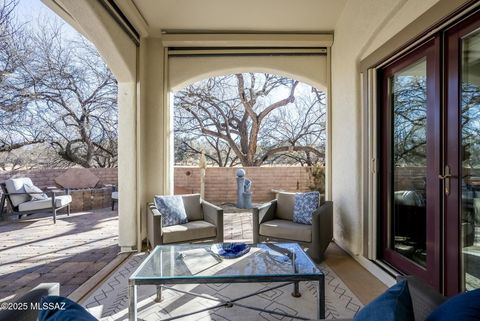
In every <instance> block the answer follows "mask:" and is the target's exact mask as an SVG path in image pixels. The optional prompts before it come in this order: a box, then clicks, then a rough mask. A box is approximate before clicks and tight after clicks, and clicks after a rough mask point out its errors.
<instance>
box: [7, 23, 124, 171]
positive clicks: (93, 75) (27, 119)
mask: <svg viewBox="0 0 480 321" xmlns="http://www.w3.org/2000/svg"><path fill="white" fill-rule="evenodd" d="M24 29H26V28H24ZM22 34H23V36H24V37H25V39H26V41H25V42H24V44H26V47H28V53H29V59H25V60H23V61H22V64H21V65H20V66H18V67H17V68H16V70H14V71H13V77H14V78H15V79H16V80H17V82H18V83H19V84H21V85H22V86H24V89H23V90H19V89H18V88H17V89H16V90H12V92H13V93H17V94H18V93H20V94H22V93H23V94H22V98H24V100H22V104H14V103H12V104H10V105H9V106H14V107H8V108H5V107H4V108H3V111H2V110H0V112H2V115H0V116H2V117H1V120H0V152H11V151H13V150H15V149H18V148H20V147H23V146H26V145H32V144H38V145H35V146H37V147H35V148H38V149H49V150H50V151H49V152H47V153H45V155H48V158H49V159H48V162H46V164H44V166H49V167H68V166H72V165H75V164H76V165H80V166H83V167H113V166H116V164H117V120H118V117H117V102H116V99H117V83H116V81H115V79H114V77H113V75H112V73H111V72H110V70H109V69H108V68H107V66H106V65H105V63H104V62H103V61H102V59H101V57H100V56H99V54H98V53H97V51H96V50H95V48H94V47H93V45H92V44H90V43H89V42H87V41H86V40H85V39H83V38H82V37H79V38H78V39H76V40H67V39H63V38H62V25H60V24H58V23H55V22H54V23H47V24H43V25H40V26H39V27H37V28H36V29H35V30H34V31H33V30H23V33H22ZM16 37H17V35H14V38H16ZM7 98H8V97H7ZM13 102H15V101H13ZM4 106H7V105H4ZM31 148H34V147H33V146H32V147H31ZM51 151H54V153H52V152H51ZM5 159H9V158H8V157H6V158H5ZM10 159H11V157H10Z"/></svg>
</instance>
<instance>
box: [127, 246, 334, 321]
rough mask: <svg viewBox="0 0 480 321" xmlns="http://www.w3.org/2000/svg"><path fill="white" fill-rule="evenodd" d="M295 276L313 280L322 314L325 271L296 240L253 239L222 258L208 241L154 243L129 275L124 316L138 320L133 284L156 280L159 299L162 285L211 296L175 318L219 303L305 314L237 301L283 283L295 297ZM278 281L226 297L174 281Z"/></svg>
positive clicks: (275, 287) (202, 282) (298, 278)
mask: <svg viewBox="0 0 480 321" xmlns="http://www.w3.org/2000/svg"><path fill="white" fill-rule="evenodd" d="M300 281H316V282H318V288H317V289H318V291H317V292H318V293H317V305H318V307H317V308H318V310H317V317H318V318H319V319H324V318H325V277H324V274H323V273H322V271H320V270H319V269H318V268H317V267H316V265H315V263H313V261H312V260H311V259H310V257H308V255H307V254H306V253H305V252H304V251H303V250H302V248H301V247H300V245H298V244H297V243H258V244H252V245H251V248H250V251H249V252H248V253H246V254H244V255H243V256H241V257H238V258H235V259H224V258H222V257H220V256H219V255H217V254H215V253H214V251H212V244H178V245H161V246H157V247H156V248H155V249H154V250H153V251H152V252H151V253H150V255H149V256H148V257H147V258H146V259H145V260H144V261H143V263H142V264H141V265H140V266H139V267H138V269H137V270H136V271H135V272H134V273H133V274H132V275H131V276H130V278H129V281H128V297H129V308H128V309H129V320H130V321H133V320H137V286H140V285H156V286H157V297H156V301H157V302H160V301H161V300H162V288H164V289H170V290H173V291H177V292H181V293H184V294H187V295H192V296H196V297H202V298H205V299H209V300H213V301H216V302H217V303H216V304H214V305H213V306H212V307H208V308H204V309H202V310H198V311H192V312H191V313H188V314H182V315H177V316H173V317H169V318H167V319H164V320H174V319H179V318H183V317H187V316H189V315H193V314H196V313H200V312H204V311H207V310H212V309H216V308H219V307H233V306H235V305H236V306H239V307H244V308H248V309H253V310H257V311H263V312H266V313H270V314H273V315H279V316H283V317H291V318H296V319H304V320H308V319H309V318H304V317H300V316H295V315H288V314H284V313H281V312H278V311H271V310H265V309H260V308H257V307H252V306H248V305H245V304H243V303H240V302H239V301H240V300H242V299H245V298H248V297H251V296H254V295H258V294H262V293H265V292H268V291H271V290H274V289H277V288H280V287H283V286H286V285H290V284H291V285H292V287H293V291H292V296H294V297H300V296H301V293H300V291H299V284H298V282H300ZM262 282H269V283H270V282H272V283H273V282H275V283H280V284H277V285H274V286H272V287H269V288H268V289H263V290H261V291H257V292H254V293H252V294H249V295H244V296H241V297H237V298H233V299H230V300H225V298H212V297H209V296H202V295H201V294H196V293H191V292H186V291H182V290H179V289H176V288H173V287H172V286H173V285H175V284H205V283H262Z"/></svg>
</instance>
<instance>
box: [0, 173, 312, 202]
mask: <svg viewBox="0 0 480 321" xmlns="http://www.w3.org/2000/svg"><path fill="white" fill-rule="evenodd" d="M237 169H238V168H230V167H209V168H207V170H206V177H205V199H207V200H209V201H211V202H217V203H226V202H235V201H236V188H237V185H236V184H237V183H236V172H237ZM244 169H245V171H246V173H247V174H246V177H247V178H248V179H250V180H251V181H252V193H253V201H254V202H265V201H269V200H271V199H273V198H274V196H275V195H274V193H273V192H272V190H284V191H289V192H304V191H308V190H309V185H310V184H311V178H310V174H309V168H308V167H300V166H295V167H294V166H278V167H277V166H276V167H246V168H244ZM89 170H90V171H91V172H92V173H93V174H95V175H96V176H97V177H98V178H99V179H100V182H99V184H98V185H97V188H96V189H87V190H74V191H72V196H73V204H72V206H73V208H74V209H75V210H89V209H93V208H99V207H108V206H110V202H111V193H110V192H109V191H110V189H108V190H109V191H105V190H104V189H103V188H102V187H103V186H105V185H107V184H114V185H117V183H118V177H117V169H116V168H91V169H89ZM65 171H66V169H39V170H30V171H16V172H9V173H0V181H3V180H6V179H8V178H10V177H12V176H14V175H15V176H19V177H20V176H27V177H30V178H31V179H32V181H33V183H34V184H35V185H37V186H39V187H40V188H45V187H49V186H56V184H55V178H56V177H58V176H59V175H61V174H63V173H64V172H65ZM174 175H175V177H174V182H175V193H176V194H189V193H199V192H200V169H199V168H198V167H175V172H174ZM100 194H101V195H100Z"/></svg>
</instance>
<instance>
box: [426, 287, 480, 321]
mask: <svg viewBox="0 0 480 321" xmlns="http://www.w3.org/2000/svg"><path fill="white" fill-rule="evenodd" d="M446 320H462V321H478V320H480V289H476V290H472V291H468V292H465V293H461V294H458V295H456V296H454V297H453V298H450V299H448V300H447V301H446V302H445V303H443V304H442V305H440V306H439V307H437V308H436V309H435V310H434V311H433V312H432V314H430V316H429V317H428V318H427V320H426V321H446Z"/></svg>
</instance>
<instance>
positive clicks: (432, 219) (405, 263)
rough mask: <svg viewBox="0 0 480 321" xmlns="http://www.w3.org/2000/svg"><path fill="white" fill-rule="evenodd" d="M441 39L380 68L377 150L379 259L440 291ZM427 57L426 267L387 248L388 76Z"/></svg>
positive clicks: (390, 192) (389, 193)
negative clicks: (379, 210) (439, 54)
mask: <svg viewBox="0 0 480 321" xmlns="http://www.w3.org/2000/svg"><path fill="white" fill-rule="evenodd" d="M439 48H440V39H439V38H438V37H437V38H434V39H431V40H429V41H428V42H426V43H425V44H423V45H422V46H421V47H419V48H418V49H416V50H415V51H413V52H411V53H410V54H409V55H407V56H404V57H403V58H402V59H400V60H398V61H396V62H395V63H393V64H390V65H389V66H388V67H385V68H383V69H381V71H380V73H381V75H379V76H380V77H379V79H382V89H381V92H380V93H381V96H380V101H381V103H380V104H379V110H378V113H379V115H381V117H382V121H381V124H379V125H380V128H379V129H380V133H381V134H380V137H382V138H381V139H382V141H381V144H380V145H381V146H380V150H379V157H380V158H381V170H380V173H381V174H380V177H381V178H380V182H379V186H380V191H381V193H382V197H380V204H379V209H381V211H382V213H381V214H380V215H379V217H380V219H381V224H379V226H381V231H379V232H380V235H382V237H381V240H380V241H381V242H382V243H381V247H380V248H381V249H382V250H381V251H380V252H379V256H380V257H381V258H382V259H384V260H385V261H387V262H388V263H390V264H392V265H393V266H395V267H396V268H397V269H399V270H400V271H402V272H403V273H407V274H413V275H417V276H419V277H420V278H422V279H424V280H425V281H427V282H428V283H429V284H431V285H432V286H434V287H435V288H437V289H439V287H440V215H439V213H440V202H439V200H440V195H439V193H440V183H439V180H438V175H439V172H440V163H439V162H435V160H438V159H440V152H441V150H440V115H441V113H440V109H439V106H440V104H439V99H440V98H439V90H440V58H439V57H438V52H439ZM422 58H426V62H427V164H429V166H428V167H427V173H426V175H427V189H426V193H427V208H426V220H427V225H426V226H427V230H426V247H427V262H426V268H424V267H421V266H419V265H417V264H415V263H413V262H412V261H410V260H408V259H407V258H405V257H404V256H402V255H400V254H399V253H398V252H396V251H394V250H392V249H391V245H390V242H391V241H390V237H391V236H390V225H391V224H390V217H391V208H392V206H393V204H392V202H391V200H392V195H393V187H392V185H393V179H392V175H393V169H392V159H391V156H392V146H393V145H392V141H391V139H392V137H391V136H392V134H391V133H392V106H391V102H390V89H389V86H390V84H389V82H390V77H391V76H393V75H394V74H395V73H396V72H398V71H400V70H402V69H404V68H405V67H407V66H409V65H411V64H413V63H415V62H417V61H419V60H420V59H422Z"/></svg>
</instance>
